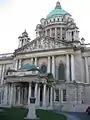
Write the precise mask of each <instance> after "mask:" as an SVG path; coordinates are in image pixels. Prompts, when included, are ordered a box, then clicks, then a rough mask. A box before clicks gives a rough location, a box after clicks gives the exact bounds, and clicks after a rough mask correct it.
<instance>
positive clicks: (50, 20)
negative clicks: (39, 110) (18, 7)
mask: <svg viewBox="0 0 90 120" xmlns="http://www.w3.org/2000/svg"><path fill="white" fill-rule="evenodd" d="M40 22H41V24H38V25H37V26H36V38H35V39H34V40H32V41H31V40H30V38H29V37H28V33H27V32H26V30H25V31H24V32H23V33H22V35H21V36H19V37H18V39H19V45H18V48H17V49H16V50H15V51H14V53H12V54H2V55H0V104H1V105H10V106H28V105H29V104H30V97H35V98H36V106H38V107H40V106H41V107H52V106H53V105H54V104H55V103H58V104H65V103H67V104H68V103H69V104H82V103H90V97H89V96H90V92H89V91H90V60H89V59H90V48H89V47H87V46H86V45H85V43H84V39H83V38H82V39H81V41H80V39H79V30H78V27H77V26H76V24H75V23H74V20H73V19H72V17H71V15H70V14H69V13H68V12H66V11H64V10H63V9H62V8H61V5H60V3H59V2H57V4H56V7H55V9H54V10H53V11H52V12H51V13H49V14H48V15H47V17H46V18H45V19H44V18H42V19H41V21H40ZM25 66H27V67H26V68H25Z"/></svg>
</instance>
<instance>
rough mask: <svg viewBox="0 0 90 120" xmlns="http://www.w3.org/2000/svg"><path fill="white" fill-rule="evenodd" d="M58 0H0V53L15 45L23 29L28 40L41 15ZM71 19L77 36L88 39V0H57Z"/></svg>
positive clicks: (89, 22)
mask: <svg viewBox="0 0 90 120" xmlns="http://www.w3.org/2000/svg"><path fill="white" fill-rule="evenodd" d="M56 2H57V0H0V54H1V53H8V52H9V53H11V52H14V49H16V48H17V47H18V36H19V35H21V34H22V32H23V31H24V30H25V29H26V31H27V32H28V34H29V37H30V38H31V39H34V38H35V27H36V25H37V24H38V23H40V19H41V18H45V17H46V15H47V14H48V13H49V12H50V11H51V10H52V9H54V7H55V5H56ZM60 3H61V6H62V8H63V9H64V10H66V11H67V12H69V13H70V14H71V15H72V17H73V18H74V20H75V22H76V24H77V26H78V27H79V30H80V38H81V37H84V38H85V40H86V42H88V43H89V42H90V12H89V11H90V0H60Z"/></svg>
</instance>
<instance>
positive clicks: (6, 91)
mask: <svg viewBox="0 0 90 120" xmlns="http://www.w3.org/2000/svg"><path fill="white" fill-rule="evenodd" d="M7 101H8V85H7V84H6V85H5V91H4V104H5V105H7Z"/></svg>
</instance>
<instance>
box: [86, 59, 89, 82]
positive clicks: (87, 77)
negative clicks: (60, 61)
mask: <svg viewBox="0 0 90 120" xmlns="http://www.w3.org/2000/svg"><path fill="white" fill-rule="evenodd" d="M85 71H86V82H87V83H89V71H88V58H87V57H85Z"/></svg>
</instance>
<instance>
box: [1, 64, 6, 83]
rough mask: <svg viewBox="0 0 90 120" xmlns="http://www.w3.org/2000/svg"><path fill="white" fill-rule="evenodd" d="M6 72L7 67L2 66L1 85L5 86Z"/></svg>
mask: <svg viewBox="0 0 90 120" xmlns="http://www.w3.org/2000/svg"><path fill="white" fill-rule="evenodd" d="M4 71H5V65H2V77H1V85H3V81H4Z"/></svg>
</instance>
